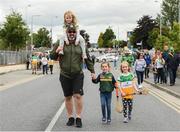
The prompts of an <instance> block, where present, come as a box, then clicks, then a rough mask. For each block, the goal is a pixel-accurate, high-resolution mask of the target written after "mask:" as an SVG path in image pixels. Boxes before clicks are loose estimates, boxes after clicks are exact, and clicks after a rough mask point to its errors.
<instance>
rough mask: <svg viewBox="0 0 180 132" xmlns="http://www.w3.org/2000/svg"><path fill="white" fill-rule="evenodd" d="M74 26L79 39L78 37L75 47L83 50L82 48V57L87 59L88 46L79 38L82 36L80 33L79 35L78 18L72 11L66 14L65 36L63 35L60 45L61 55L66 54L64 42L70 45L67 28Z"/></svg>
mask: <svg viewBox="0 0 180 132" xmlns="http://www.w3.org/2000/svg"><path fill="white" fill-rule="evenodd" d="M72 24H73V25H74V26H75V27H76V33H77V35H76V36H77V37H76V42H75V45H78V44H79V45H80V46H81V48H82V52H83V53H82V57H83V58H87V56H86V46H85V44H84V43H80V39H79V38H80V37H79V35H80V33H79V29H78V28H79V26H78V25H77V19H76V16H75V15H74V14H73V12H72V11H66V12H65V13H64V25H63V33H64V35H63V37H62V38H61V39H60V44H59V46H60V49H61V50H60V52H59V54H64V53H63V47H64V42H65V43H66V44H67V45H68V44H69V40H68V37H67V34H66V30H67V27H68V26H69V25H72Z"/></svg>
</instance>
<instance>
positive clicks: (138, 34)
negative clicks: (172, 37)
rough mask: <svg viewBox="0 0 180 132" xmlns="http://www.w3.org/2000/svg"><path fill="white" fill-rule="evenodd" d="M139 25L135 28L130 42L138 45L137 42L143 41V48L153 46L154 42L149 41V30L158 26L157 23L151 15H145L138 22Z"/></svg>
mask: <svg viewBox="0 0 180 132" xmlns="http://www.w3.org/2000/svg"><path fill="white" fill-rule="evenodd" d="M137 24H138V26H137V27H136V28H135V29H134V30H133V32H132V36H131V38H130V42H131V43H132V44H133V45H134V47H137V45H136V43H139V42H142V47H143V48H148V49H150V48H152V44H151V43H148V42H149V41H147V40H148V36H149V32H150V31H152V30H153V28H156V27H158V26H157V23H156V21H155V20H154V19H152V18H151V17H150V16H143V17H142V18H141V19H140V20H138V22H137Z"/></svg>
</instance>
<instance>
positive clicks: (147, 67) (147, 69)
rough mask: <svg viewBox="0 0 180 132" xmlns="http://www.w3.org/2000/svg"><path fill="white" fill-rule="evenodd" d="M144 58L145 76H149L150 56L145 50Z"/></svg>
mask: <svg viewBox="0 0 180 132" xmlns="http://www.w3.org/2000/svg"><path fill="white" fill-rule="evenodd" d="M144 60H145V61H146V67H145V71H144V73H145V78H149V69H150V64H151V56H150V54H149V52H148V50H147V51H145V54H144Z"/></svg>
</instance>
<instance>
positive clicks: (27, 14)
mask: <svg viewBox="0 0 180 132" xmlns="http://www.w3.org/2000/svg"><path fill="white" fill-rule="evenodd" d="M28 7H31V5H30V4H28V5H27V6H26V24H28Z"/></svg>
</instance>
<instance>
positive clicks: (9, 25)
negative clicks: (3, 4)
mask: <svg viewBox="0 0 180 132" xmlns="http://www.w3.org/2000/svg"><path fill="white" fill-rule="evenodd" d="M28 35H29V31H28V28H27V26H26V24H25V22H24V21H23V19H22V16H21V15H20V14H19V13H16V12H14V11H13V12H12V13H11V14H10V15H8V16H6V21H5V22H4V23H3V26H2V28H1V30H0V37H1V39H2V40H3V42H4V45H3V46H4V48H9V49H10V50H19V49H20V48H24V47H25V45H26V40H27V38H28Z"/></svg>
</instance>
